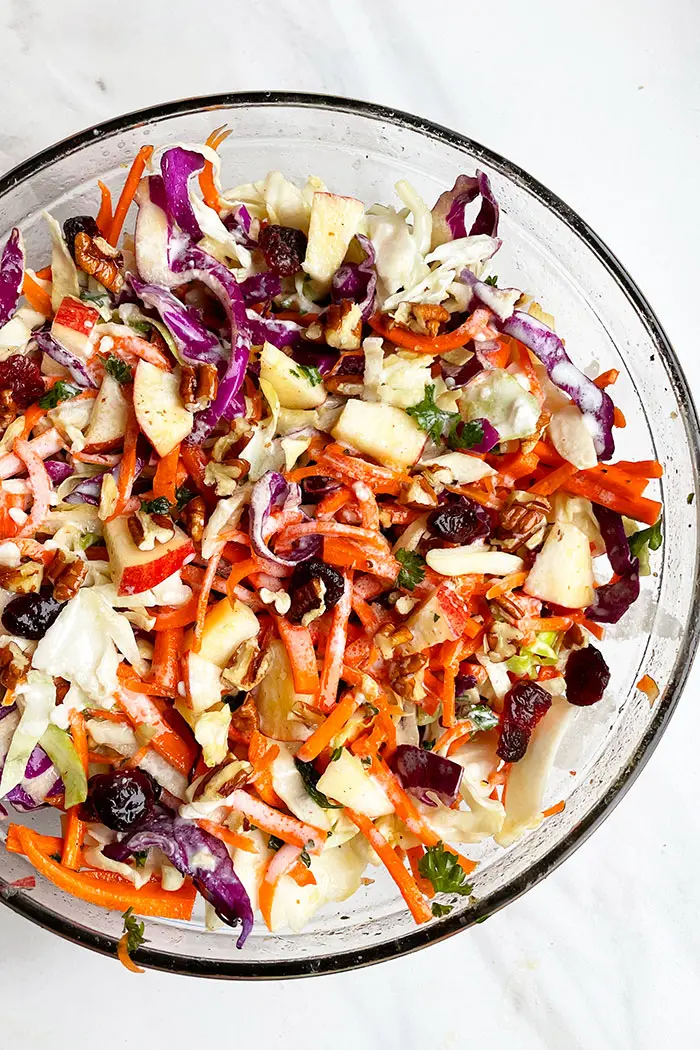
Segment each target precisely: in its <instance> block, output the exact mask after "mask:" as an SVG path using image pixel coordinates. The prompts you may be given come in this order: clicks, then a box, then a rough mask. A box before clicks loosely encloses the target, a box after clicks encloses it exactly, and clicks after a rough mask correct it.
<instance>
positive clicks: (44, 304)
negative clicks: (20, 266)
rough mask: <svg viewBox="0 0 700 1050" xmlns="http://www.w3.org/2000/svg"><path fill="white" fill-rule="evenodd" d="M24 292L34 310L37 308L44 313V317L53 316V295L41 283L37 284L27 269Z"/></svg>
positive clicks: (23, 281)
mask: <svg viewBox="0 0 700 1050" xmlns="http://www.w3.org/2000/svg"><path fill="white" fill-rule="evenodd" d="M22 294H23V295H24V298H25V299H26V300H27V302H28V303H29V305H30V306H31V308H32V310H36V311H37V313H40V314H43V315H44V317H51V315H52V313H53V307H52V306H51V296H50V295H48V294H47V293H46V292H45V291H44V289H43V288H42V287H41V286H40V285H39V284H37V282H36V281H35V280H34V278H33V277H32V276H31V274H28V273H27V272H26V270H25V273H24V277H23V279H22Z"/></svg>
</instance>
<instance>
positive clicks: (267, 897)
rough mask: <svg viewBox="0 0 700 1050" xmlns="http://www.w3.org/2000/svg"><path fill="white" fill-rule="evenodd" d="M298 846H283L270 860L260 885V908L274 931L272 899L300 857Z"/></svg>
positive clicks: (268, 925)
mask: <svg viewBox="0 0 700 1050" xmlns="http://www.w3.org/2000/svg"><path fill="white" fill-rule="evenodd" d="M300 852H301V851H300V849H299V847H298V846H290V845H289V844H288V845H286V846H282V847H281V849H279V850H278V851H277V852H276V853H275V854H274V855H273V857H272V859H271V860H270V863H269V864H268V866H267V869H266V871H265V874H264V875H263V877H262V880H261V882H260V886H259V887H258V908H259V909H260V914H261V915H262V917H263V919H264V920H265V925H266V926H267V928H268V930H270V931H272V901H273V899H274V896H275V890H276V889H277V883H278V882H279V880H280V879H281V878H282V876H283V875H286V874H287V873H288V872H289V871H291V869H292V868H293V867H294V865H295V864H296V862H297V861H298V859H299V854H300Z"/></svg>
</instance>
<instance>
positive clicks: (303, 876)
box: [288, 859, 316, 886]
mask: <svg viewBox="0 0 700 1050" xmlns="http://www.w3.org/2000/svg"><path fill="white" fill-rule="evenodd" d="M288 875H289V877H290V878H291V879H294V881H295V882H296V884H297V886H315V885H316V876H315V875H314V873H313V871H312V870H311V868H307V866H306V864H304V862H303V861H302V860H301V859H298V860H297V861H296V863H295V865H294V867H293V868H291V869H290V870H289V872H288Z"/></svg>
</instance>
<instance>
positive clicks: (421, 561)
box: [396, 547, 425, 591]
mask: <svg viewBox="0 0 700 1050" xmlns="http://www.w3.org/2000/svg"><path fill="white" fill-rule="evenodd" d="M396 560H397V561H398V562H400V563H401V571H400V572H399V575H398V576H397V577H396V583H397V586H399V587H403V588H404V590H406V591H412V590H413V588H414V587H416V586H417V584H419V583H421V582H422V581H423V580H424V579H425V558H423V557H421V555H420V554H418V553H417V552H416V551H409V550H406V549H405V548H403V547H402V548H400V549H399V550H397V551H396Z"/></svg>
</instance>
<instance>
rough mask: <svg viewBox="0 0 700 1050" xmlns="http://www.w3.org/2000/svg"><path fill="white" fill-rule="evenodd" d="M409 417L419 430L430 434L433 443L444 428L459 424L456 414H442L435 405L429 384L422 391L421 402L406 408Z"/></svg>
mask: <svg viewBox="0 0 700 1050" xmlns="http://www.w3.org/2000/svg"><path fill="white" fill-rule="evenodd" d="M406 411H407V412H408V414H409V416H412V417H413V419H415V421H416V423H417V424H418V426H419V427H420V428H421V430H425V432H426V434H430V436H431V438H432V439H433V441H436V442H437V441H440V439H441V438H442V432H443V430H444V429H445V427H446V426H448V425H451V424H453V423H458V422H459V413H458V412H444V411H443V410H442V409H441V408H438V406H437V405H436V404H435V385H434V383H429V384H428V386H426V388H425V390H424V391H423V400H422V401H419V402H418V404H417V405H412V406H411V407H410V408H407V409H406Z"/></svg>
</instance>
